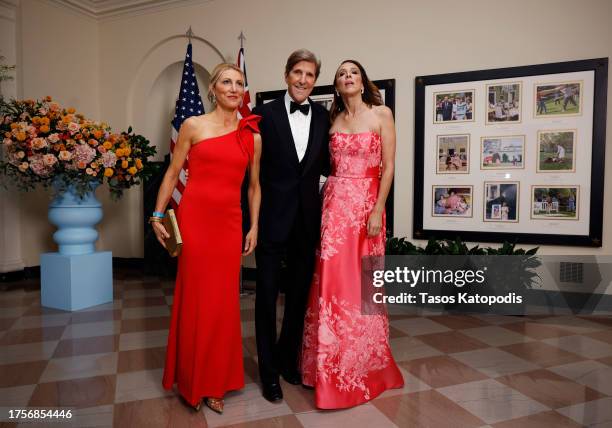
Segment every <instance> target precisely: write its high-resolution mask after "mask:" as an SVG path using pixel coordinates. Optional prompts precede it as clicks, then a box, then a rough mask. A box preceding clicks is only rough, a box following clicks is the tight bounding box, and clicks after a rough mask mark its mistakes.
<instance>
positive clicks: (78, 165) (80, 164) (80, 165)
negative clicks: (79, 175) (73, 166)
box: [77, 162, 87, 169]
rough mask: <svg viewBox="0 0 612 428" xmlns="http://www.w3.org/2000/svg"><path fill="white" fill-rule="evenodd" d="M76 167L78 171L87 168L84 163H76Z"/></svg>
mask: <svg viewBox="0 0 612 428" xmlns="http://www.w3.org/2000/svg"><path fill="white" fill-rule="evenodd" d="M77 167H78V168H79V169H85V168H87V164H86V163H85V162H77Z"/></svg>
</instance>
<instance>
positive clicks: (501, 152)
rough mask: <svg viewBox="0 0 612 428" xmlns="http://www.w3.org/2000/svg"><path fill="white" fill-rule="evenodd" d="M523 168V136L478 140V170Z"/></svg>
mask: <svg viewBox="0 0 612 428" xmlns="http://www.w3.org/2000/svg"><path fill="white" fill-rule="evenodd" d="M522 168H525V136H524V135H506V136H494V137H482V138H481V139H480V169H485V170H486V169H522Z"/></svg>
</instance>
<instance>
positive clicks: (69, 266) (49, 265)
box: [40, 251, 113, 311]
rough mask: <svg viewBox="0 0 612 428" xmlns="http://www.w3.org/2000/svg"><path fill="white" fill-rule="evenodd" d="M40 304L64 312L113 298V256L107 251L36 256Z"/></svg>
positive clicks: (106, 301)
mask: <svg viewBox="0 0 612 428" xmlns="http://www.w3.org/2000/svg"><path fill="white" fill-rule="evenodd" d="M40 270H41V304H42V306H46V307H48V308H54V309H62V310H64V311H78V310H79V309H85V308H89V307H91V306H96V305H101V304H103V303H109V302H112V301H113V257H112V253H111V252H110V251H100V252H95V253H90V254H80V255H64V254H60V253H44V254H41V256H40Z"/></svg>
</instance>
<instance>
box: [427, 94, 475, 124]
mask: <svg viewBox="0 0 612 428" xmlns="http://www.w3.org/2000/svg"><path fill="white" fill-rule="evenodd" d="M475 93H476V91H475V90H474V89H466V90H461V91H452V92H438V93H436V94H434V110H435V111H434V123H456V122H473V121H474V115H475V112H474V97H475Z"/></svg>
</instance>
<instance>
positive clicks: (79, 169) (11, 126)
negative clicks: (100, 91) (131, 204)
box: [0, 97, 157, 199]
mask: <svg viewBox="0 0 612 428" xmlns="http://www.w3.org/2000/svg"><path fill="white" fill-rule="evenodd" d="M0 133H1V136H2V137H1V138H2V149H3V152H4V156H3V158H0V173H2V174H3V176H4V177H5V179H8V180H9V181H11V182H12V183H13V184H15V185H16V186H17V187H18V188H19V189H20V190H24V191H28V190H32V189H33V188H34V187H36V185H37V184H41V185H42V186H43V187H49V186H54V187H55V188H56V189H57V191H59V192H62V191H64V190H66V188H68V187H69V186H73V188H74V190H75V192H76V193H77V195H79V196H83V195H84V194H85V193H87V192H89V191H91V189H92V186H95V185H97V184H101V183H106V184H108V186H109V189H110V192H111V196H112V197H113V198H114V199H118V198H120V197H121V196H122V194H123V191H124V190H125V189H128V188H129V187H131V186H133V185H136V184H140V183H141V180H142V179H145V178H147V177H149V176H151V175H152V174H153V173H154V172H155V171H156V169H157V167H156V166H154V165H152V164H151V163H150V162H148V158H149V157H151V156H153V155H154V154H155V153H156V149H155V147H151V146H150V145H149V141H148V140H147V139H146V138H144V137H143V136H141V135H135V134H134V133H132V128H129V129H128V131H127V132H121V133H119V134H117V133H112V132H111V129H110V127H109V126H108V125H107V124H106V123H104V122H95V121H92V120H89V119H86V118H85V117H84V116H83V115H81V114H78V113H76V111H75V110H74V109H73V108H67V109H66V108H62V107H60V105H59V104H57V103H56V102H54V101H53V100H52V99H51V97H45V98H44V99H42V100H38V101H34V100H23V101H20V100H10V101H4V100H0ZM4 184H5V185H6V184H7V183H4Z"/></svg>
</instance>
